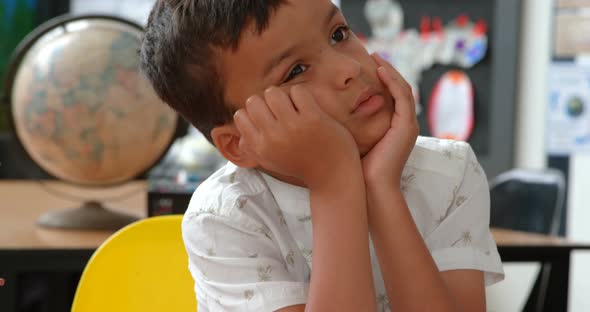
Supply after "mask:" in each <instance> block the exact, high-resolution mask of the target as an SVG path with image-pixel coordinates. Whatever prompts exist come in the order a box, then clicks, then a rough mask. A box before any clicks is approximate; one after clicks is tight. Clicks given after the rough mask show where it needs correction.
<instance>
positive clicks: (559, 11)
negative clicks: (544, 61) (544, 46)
mask: <svg viewBox="0 0 590 312" xmlns="http://www.w3.org/2000/svg"><path fill="white" fill-rule="evenodd" d="M588 8H590V0H558V1H557V3H556V10H555V17H554V22H553V27H554V31H553V32H554V42H553V54H554V56H555V57H558V58H571V57H575V56H577V55H579V54H585V53H588V52H590V35H589V34H590V12H589V11H588Z"/></svg>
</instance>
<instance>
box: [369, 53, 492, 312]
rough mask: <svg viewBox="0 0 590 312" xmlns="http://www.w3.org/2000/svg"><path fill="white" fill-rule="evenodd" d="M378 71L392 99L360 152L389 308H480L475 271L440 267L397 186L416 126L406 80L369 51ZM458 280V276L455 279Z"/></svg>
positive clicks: (479, 286) (479, 276) (478, 274)
mask: <svg viewBox="0 0 590 312" xmlns="http://www.w3.org/2000/svg"><path fill="white" fill-rule="evenodd" d="M374 58H375V61H376V62H377V64H378V65H380V68H379V70H378V76H379V77H380V79H381V80H382V81H383V83H384V84H385V86H386V87H387V88H388V89H389V91H390V92H391V94H392V96H393V98H394V99H395V112H394V115H393V117H392V122H391V128H390V129H389V131H388V132H387V133H386V134H385V136H384V137H383V138H382V139H381V141H380V142H379V143H378V144H377V145H376V146H375V147H374V148H373V149H372V150H371V151H370V152H369V153H368V154H367V155H366V156H365V157H364V158H363V171H364V174H365V183H366V188H367V201H368V215H369V225H370V229H371V237H372V239H373V243H374V246H375V251H376V254H377V257H378V259H379V263H380V266H381V271H382V275H383V278H384V281H385V286H386V289H387V293H388V297H389V301H390V304H391V306H392V310H399V311H429V310H430V311H432V310H436V311H484V310H485V293H484V291H483V277H482V274H481V272H479V271H467V270H460V271H455V272H446V273H440V272H439V271H438V268H437V266H436V264H435V262H434V260H433V259H432V256H431V255H430V252H429V251H428V249H427V248H426V245H425V243H424V241H423V239H422V237H421V235H420V233H419V232H418V229H417V228H416V225H415V224H414V221H413V219H412V216H411V214H410V211H409V209H408V206H407V204H406V202H405V199H404V197H403V196H402V192H401V190H400V178H401V173H402V171H403V168H404V165H405V163H406V161H407V159H408V157H409V154H410V152H411V151H412V149H413V147H414V145H415V142H416V138H417V135H418V132H419V129H418V124H417V120H416V114H415V106H414V102H413V96H412V92H411V88H410V86H409V85H408V84H407V82H405V80H404V79H403V78H402V77H401V76H400V75H399V73H397V71H395V69H394V68H393V67H392V66H391V65H389V64H388V63H387V62H385V61H384V60H382V59H381V58H379V57H378V56H376V55H374ZM458 281H460V282H458Z"/></svg>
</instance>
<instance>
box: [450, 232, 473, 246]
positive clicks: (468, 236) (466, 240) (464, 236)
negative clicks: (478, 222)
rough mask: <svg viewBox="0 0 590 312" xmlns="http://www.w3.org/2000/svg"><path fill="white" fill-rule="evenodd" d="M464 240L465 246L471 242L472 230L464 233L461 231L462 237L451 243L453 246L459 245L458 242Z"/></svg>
mask: <svg viewBox="0 0 590 312" xmlns="http://www.w3.org/2000/svg"><path fill="white" fill-rule="evenodd" d="M461 242H463V246H467V245H470V244H471V232H470V231H465V232H463V233H461V237H459V239H457V240H456V241H455V242H453V243H452V244H451V247H455V245H457V244H458V243H461Z"/></svg>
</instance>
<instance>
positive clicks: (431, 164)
mask: <svg viewBox="0 0 590 312" xmlns="http://www.w3.org/2000/svg"><path fill="white" fill-rule="evenodd" d="M469 165H472V166H479V163H478V162H477V158H476V156H475V153H474V152H473V150H472V148H471V146H470V145H469V143H467V142H462V141H455V140H446V139H438V138H433V137H425V136H419V137H418V139H417V140H416V145H415V146H414V149H413V150H412V153H411V154H410V156H409V158H408V161H407V162H406V169H408V168H411V169H413V170H418V171H428V172H431V173H438V174H441V175H445V176H448V177H449V178H461V177H462V176H463V174H464V173H465V169H466V167H467V166H469Z"/></svg>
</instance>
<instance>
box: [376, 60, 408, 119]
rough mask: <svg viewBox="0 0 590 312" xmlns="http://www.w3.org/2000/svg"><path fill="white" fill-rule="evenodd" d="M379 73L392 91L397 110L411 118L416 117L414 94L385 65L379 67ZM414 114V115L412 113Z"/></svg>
mask: <svg viewBox="0 0 590 312" xmlns="http://www.w3.org/2000/svg"><path fill="white" fill-rule="evenodd" d="M377 75H378V76H379V78H380V79H381V81H383V83H384V84H385V86H387V89H388V90H389V92H390V93H391V96H393V98H394V100H395V112H396V114H397V113H399V114H400V115H402V116H407V117H409V118H416V113H415V109H416V108H415V105H414V101H413V95H412V94H411V93H410V94H408V91H407V90H405V89H404V87H402V86H401V85H400V84H399V81H398V80H394V79H393V77H392V76H391V75H390V74H389V73H388V71H387V69H386V68H385V67H383V66H381V67H379V68H378V69H377ZM412 114H413V115H412Z"/></svg>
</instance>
